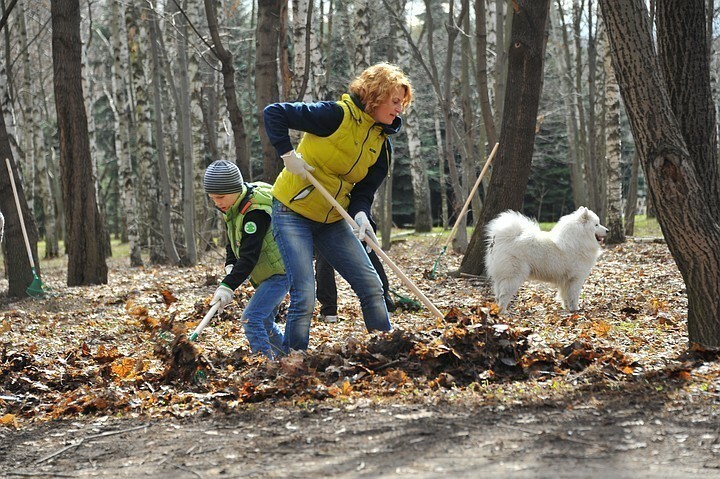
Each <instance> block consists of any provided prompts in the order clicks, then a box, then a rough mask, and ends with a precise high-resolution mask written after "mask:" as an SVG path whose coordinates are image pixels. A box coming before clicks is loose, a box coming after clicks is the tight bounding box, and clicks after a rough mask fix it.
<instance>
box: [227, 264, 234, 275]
mask: <svg viewBox="0 0 720 479" xmlns="http://www.w3.org/2000/svg"><path fill="white" fill-rule="evenodd" d="M234 266H235V265H234V264H226V265H225V274H230V273H232V270H233V267H234Z"/></svg>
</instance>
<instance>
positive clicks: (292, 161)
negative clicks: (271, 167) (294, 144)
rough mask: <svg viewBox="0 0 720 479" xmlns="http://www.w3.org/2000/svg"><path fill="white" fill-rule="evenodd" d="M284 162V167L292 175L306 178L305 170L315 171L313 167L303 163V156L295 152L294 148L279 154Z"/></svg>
mask: <svg viewBox="0 0 720 479" xmlns="http://www.w3.org/2000/svg"><path fill="white" fill-rule="evenodd" d="M280 158H282V159H283V162H284V163H285V168H287V170H288V171H289V172H290V173H292V174H293V175H298V176H299V177H300V178H307V172H308V171H309V172H313V171H315V168H313V167H312V166H310V165H308V164H307V163H305V160H303V157H302V156H300V155H298V154H297V153H295V150H290V151H288V152H287V153H285V154H284V155H282V156H280Z"/></svg>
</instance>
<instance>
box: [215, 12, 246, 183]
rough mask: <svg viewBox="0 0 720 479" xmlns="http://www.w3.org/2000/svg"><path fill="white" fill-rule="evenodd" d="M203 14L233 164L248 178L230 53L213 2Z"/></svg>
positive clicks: (242, 120)
mask: <svg viewBox="0 0 720 479" xmlns="http://www.w3.org/2000/svg"><path fill="white" fill-rule="evenodd" d="M205 14H206V16H207V21H208V29H209V30H210V36H211V37H212V41H213V53H215V56H216V57H217V58H218V60H220V64H221V65H222V76H223V92H224V94H225V101H226V103H227V110H228V114H229V116H230V125H231V127H232V132H233V139H234V140H235V162H236V163H237V165H238V168H240V172H241V173H242V174H243V177H244V178H250V155H249V153H248V145H247V135H246V133H245V120H244V119H243V115H242V112H241V111H240V107H239V106H238V102H237V91H236V89H235V66H234V65H233V56H232V53H230V52H229V51H227V50H226V49H225V47H224V46H223V44H222V41H221V40H220V32H219V28H218V21H217V11H216V9H215V1H214V0H205Z"/></svg>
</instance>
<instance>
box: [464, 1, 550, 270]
mask: <svg viewBox="0 0 720 479" xmlns="http://www.w3.org/2000/svg"><path fill="white" fill-rule="evenodd" d="M514 4H515V5H516V6H517V10H516V11H515V12H514V18H513V23H512V25H513V26H512V35H511V39H510V50H509V55H508V87H507V93H506V95H505V104H504V114H503V123H502V128H501V132H500V141H499V143H500V147H499V148H498V158H497V159H496V160H494V161H493V164H494V169H493V175H492V177H491V178H490V185H489V187H488V192H487V194H486V196H485V204H484V205H483V209H482V214H481V217H480V218H479V221H478V223H477V224H476V225H475V230H474V231H473V235H472V238H471V240H470V245H469V246H468V249H467V253H466V254H465V256H464V257H463V259H462V263H461V264H460V272H462V273H469V274H475V275H479V274H482V273H483V272H484V266H485V265H484V263H485V259H484V258H485V246H486V245H485V225H486V224H487V223H488V222H489V221H490V220H491V219H493V218H494V217H495V216H497V215H498V214H500V213H501V212H503V211H505V210H507V209H512V210H521V209H522V204H523V195H524V193H525V188H526V186H527V182H528V178H529V175H530V163H531V162H532V156H533V151H534V142H535V128H536V120H537V112H538V105H539V102H540V93H541V92H542V84H543V63H544V54H545V43H546V41H547V38H546V30H545V25H546V22H547V17H548V10H549V7H550V0H526V1H518V2H516V3H514Z"/></svg>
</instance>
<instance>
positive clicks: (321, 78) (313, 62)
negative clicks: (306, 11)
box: [310, 0, 330, 100]
mask: <svg viewBox="0 0 720 479" xmlns="http://www.w3.org/2000/svg"><path fill="white" fill-rule="evenodd" d="M317 3H318V4H319V5H318V11H317V12H316V13H317V14H316V15H314V17H315V18H317V22H316V23H317V25H315V27H314V28H312V29H311V30H310V78H311V79H312V82H311V83H312V96H313V98H314V99H316V100H329V99H330V98H329V96H328V89H327V84H326V83H325V64H324V62H323V60H324V59H325V58H326V55H325V51H324V47H323V44H324V42H323V38H324V37H323V32H324V31H325V28H324V25H323V23H324V22H323V19H324V18H325V15H324V12H323V5H324V2H323V0H318V2H317Z"/></svg>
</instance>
